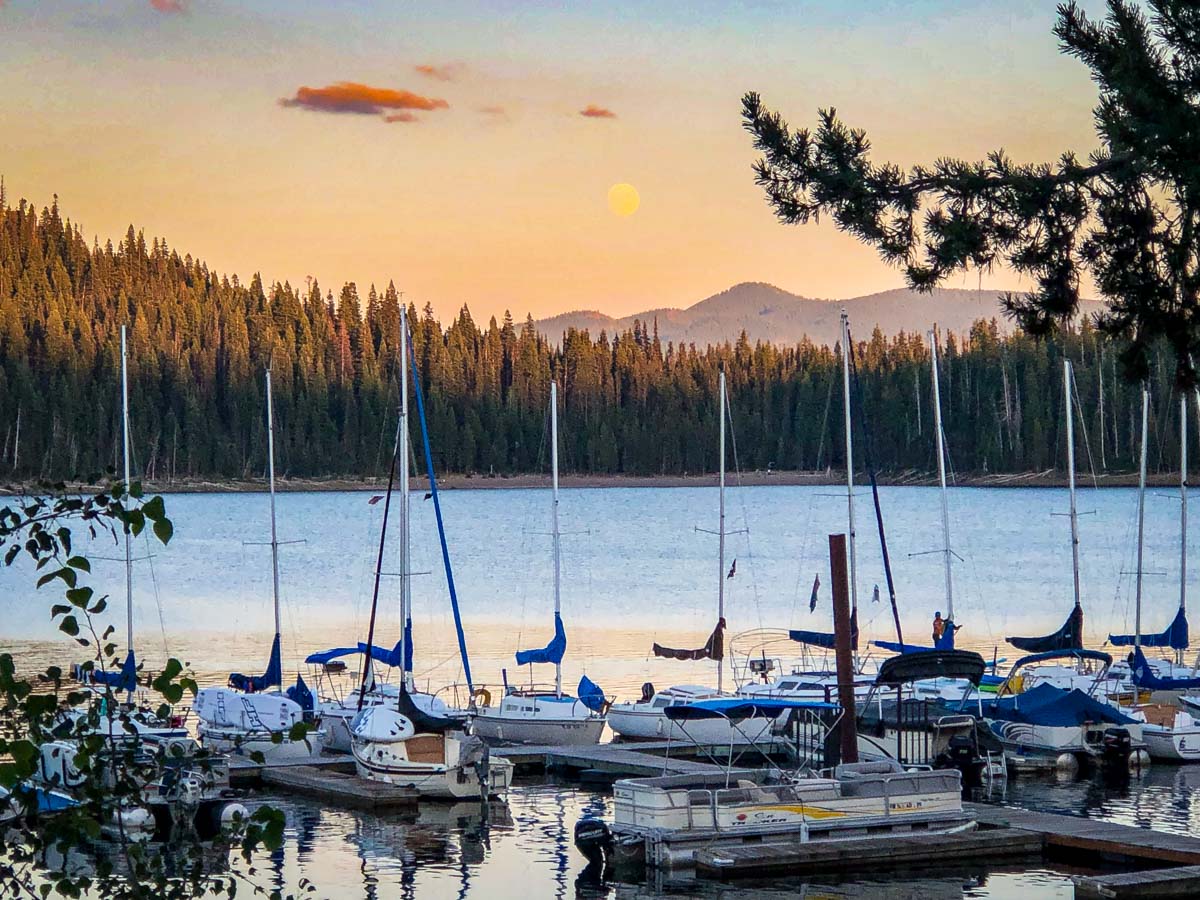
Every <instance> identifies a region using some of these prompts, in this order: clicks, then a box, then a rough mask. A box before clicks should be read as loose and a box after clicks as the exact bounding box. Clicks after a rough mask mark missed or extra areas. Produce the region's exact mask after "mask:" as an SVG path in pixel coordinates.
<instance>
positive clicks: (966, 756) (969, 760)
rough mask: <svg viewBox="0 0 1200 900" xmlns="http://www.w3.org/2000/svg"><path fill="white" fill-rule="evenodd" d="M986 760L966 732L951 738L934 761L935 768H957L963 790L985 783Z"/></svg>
mask: <svg viewBox="0 0 1200 900" xmlns="http://www.w3.org/2000/svg"><path fill="white" fill-rule="evenodd" d="M985 765H986V761H985V760H984V759H983V757H982V756H980V754H979V750H978V748H977V747H976V745H975V742H974V741H973V740H971V738H969V737H968V736H967V735H965V734H956V735H955V736H954V737H952V738H950V743H949V745H948V746H947V747H946V749H945V750H943V751H942V752H941V753H939V754H938V756H937V759H935V760H934V761H933V767H934V768H935V769H957V770H958V772H959V774H961V775H962V786H963V792H964V793H966V792H967V791H969V790H970V789H972V788H977V787H980V786H982V784H983V769H984V766H985Z"/></svg>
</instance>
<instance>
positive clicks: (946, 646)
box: [871, 619, 958, 653]
mask: <svg viewBox="0 0 1200 900" xmlns="http://www.w3.org/2000/svg"><path fill="white" fill-rule="evenodd" d="M956 631H958V627H957V626H956V625H955V624H954V620H953V619H947V620H946V627H945V630H944V631H943V632H942V636H941V637H940V638H938V639H937V640H936V641H934V642H933V646H932V647H924V646H922V645H921V644H899V643H897V642H896V641H871V643H872V644H874V645H875V646H876V647H878V648H879V649H881V650H891V651H892V652H893V653H920V652H921V651H922V650H953V649H954V632H956Z"/></svg>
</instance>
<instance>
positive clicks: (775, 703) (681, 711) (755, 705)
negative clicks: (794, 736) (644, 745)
mask: <svg viewBox="0 0 1200 900" xmlns="http://www.w3.org/2000/svg"><path fill="white" fill-rule="evenodd" d="M794 709H818V710H839V709H841V707H840V706H838V704H836V703H826V702H824V701H821V700H783V699H778V698H774V697H764V698H763V699H761V700H751V699H749V698H747V697H722V698H721V699H719V700H697V701H696V702H695V703H681V704H679V705H678V706H668V707H666V708H665V709H664V710H663V715H665V716H666V717H667V718H668V719H671V720H672V721H676V722H678V721H687V720H689V719H749V718H762V717H767V718H774V717H775V716H778V715H780V714H781V713H785V712H791V711H792V710H794Z"/></svg>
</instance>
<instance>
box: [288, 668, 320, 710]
mask: <svg viewBox="0 0 1200 900" xmlns="http://www.w3.org/2000/svg"><path fill="white" fill-rule="evenodd" d="M287 698H288V699H289V700H291V701H292V702H293V703H297V704H299V706H300V708H301V709H302V710H304V711H305V712H306V713H310V712H312V711H313V709H315V708H316V705H317V704H316V698H314V697H313V692H312V691H311V690H309V687H308V685H307V684H305V683H304V676H303V675H297V676H296V683H295V684H294V685H292V686H291V687H290V688H288V689H287Z"/></svg>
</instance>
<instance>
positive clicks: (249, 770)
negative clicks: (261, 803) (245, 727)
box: [229, 756, 354, 787]
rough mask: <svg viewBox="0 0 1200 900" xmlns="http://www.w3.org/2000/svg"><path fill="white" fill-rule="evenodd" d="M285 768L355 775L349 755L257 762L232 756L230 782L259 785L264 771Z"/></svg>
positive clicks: (246, 785) (261, 782) (249, 785)
mask: <svg viewBox="0 0 1200 900" xmlns="http://www.w3.org/2000/svg"><path fill="white" fill-rule="evenodd" d="M285 769H306V770H309V771H313V772H319V771H327V772H340V773H343V774H348V775H353V774H354V760H353V759H352V758H351V757H349V756H318V757H315V758H313V759H305V760H285V761H282V762H269V761H268V762H255V761H254V760H252V759H248V758H246V757H244V756H231V757H230V758H229V783H230V785H231V786H232V787H258V786H259V785H261V784H263V782H264V778H263V775H264V773H266V772H268V771H271V772H276V771H283V770H285Z"/></svg>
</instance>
